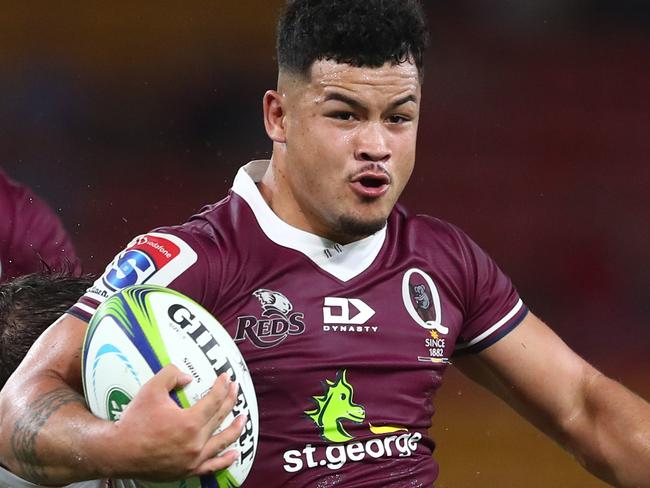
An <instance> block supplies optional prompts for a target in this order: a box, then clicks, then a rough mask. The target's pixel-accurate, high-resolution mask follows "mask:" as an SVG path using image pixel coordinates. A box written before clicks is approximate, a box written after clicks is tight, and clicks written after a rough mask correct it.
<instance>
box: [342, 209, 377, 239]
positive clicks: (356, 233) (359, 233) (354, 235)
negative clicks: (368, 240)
mask: <svg viewBox="0 0 650 488" xmlns="http://www.w3.org/2000/svg"><path fill="white" fill-rule="evenodd" d="M385 226H386V218H385V217H380V218H377V219H359V218H353V217H350V216H346V215H344V216H341V217H340V218H339V221H338V225H337V227H338V228H337V233H338V234H340V235H342V236H346V237H348V238H350V240H357V239H361V238H364V237H368V236H369V235H372V234H374V233H375V232H379V231H380V230H381V229H383V228H384V227H385Z"/></svg>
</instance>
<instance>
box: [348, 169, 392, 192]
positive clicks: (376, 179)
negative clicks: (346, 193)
mask: <svg viewBox="0 0 650 488" xmlns="http://www.w3.org/2000/svg"><path fill="white" fill-rule="evenodd" d="M350 182H351V183H352V188H353V190H354V191H355V192H356V193H357V194H358V195H359V196H361V197H362V198H373V199H374V198H377V197H380V196H382V195H383V194H385V193H386V192H387V191H388V188H389V187H390V183H391V178H390V176H389V175H388V174H387V173H384V172H376V171H364V172H363V173H359V174H358V175H356V176H355V177H354V178H352V180H351V181H350Z"/></svg>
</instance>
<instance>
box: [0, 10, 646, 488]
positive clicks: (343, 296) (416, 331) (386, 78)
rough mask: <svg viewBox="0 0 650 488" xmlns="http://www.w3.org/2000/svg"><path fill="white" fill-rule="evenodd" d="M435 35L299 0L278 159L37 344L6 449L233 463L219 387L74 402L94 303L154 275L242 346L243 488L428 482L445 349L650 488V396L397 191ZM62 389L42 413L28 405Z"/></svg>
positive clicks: (147, 243) (407, 170)
mask: <svg viewBox="0 0 650 488" xmlns="http://www.w3.org/2000/svg"><path fill="white" fill-rule="evenodd" d="M426 42H427V29H426V23H425V19H424V16H423V13H422V9H421V6H420V5H419V3H418V2H416V1H415V0H293V1H289V2H288V4H287V9H286V11H285V12H284V13H283V15H282V17H281V19H280V24H279V32H278V64H279V78H278V86H277V90H269V91H268V92H267V93H266V94H265V96H264V100H263V109H264V122H265V127H266V132H267V134H268V136H269V137H270V139H271V140H272V141H273V155H272V158H271V160H270V161H253V162H251V163H249V164H247V165H246V166H244V167H243V168H241V169H240V171H239V173H238V174H237V176H236V178H235V181H234V185H233V188H232V191H231V192H230V193H229V195H228V196H227V197H226V198H225V199H224V200H222V201H220V202H218V203H216V204H214V205H211V206H208V207H206V208H205V209H203V211H202V212H201V213H200V214H199V215H196V216H194V217H192V218H191V219H190V220H189V221H188V222H187V223H185V224H182V225H179V226H172V227H164V228H160V229H157V230H156V231H153V232H151V233H149V234H146V235H141V236H138V237H136V238H135V239H134V240H133V241H132V242H131V243H130V244H128V245H127V247H126V249H125V250H124V251H123V252H122V253H120V254H119V255H118V256H117V257H116V258H115V260H114V261H113V262H112V263H111V264H110V265H109V266H108V268H107V270H106V272H105V273H104V275H103V276H102V278H100V279H99V280H97V281H96V282H95V285H94V286H93V287H91V288H90V289H89V291H88V292H87V293H86V294H85V295H84V296H83V297H82V298H81V299H80V300H79V302H78V303H77V304H76V305H75V306H74V307H72V309H71V310H70V313H69V314H68V315H67V316H65V317H64V318H63V319H61V320H60V321H59V322H58V323H57V325H56V326H55V327H52V328H51V329H49V330H48V332H47V333H46V334H45V335H44V336H43V337H42V339H41V340H39V341H38V342H37V344H36V345H35V347H34V349H33V353H32V354H31V358H36V357H39V360H38V361H37V360H35V359H32V360H28V361H25V362H24V363H23V365H22V366H21V367H20V368H19V370H18V371H17V372H16V374H15V375H14V376H12V378H11V379H10V380H9V382H8V383H7V387H6V388H5V391H4V392H3V394H2V396H1V397H0V408H1V413H2V417H1V422H2V423H1V425H0V432H1V434H0V436H1V437H0V441H1V444H0V449H1V451H0V455H1V458H2V460H3V462H4V463H5V464H6V465H8V466H9V467H10V468H11V469H12V470H14V471H15V472H16V473H18V474H21V475H24V476H26V477H28V478H29V479H33V480H35V481H38V482H41V483H62V482H68V481H71V480H82V479H89V478H100V477H107V476H110V477H136V478H144V479H151V480H170V479H179V478H184V477H187V476H191V475H202V474H207V473H210V472H212V471H215V470H219V469H222V468H224V467H225V466H228V465H229V464H230V463H232V462H234V461H235V458H234V456H233V454H232V453H231V452H228V451H226V452H224V449H225V446H227V445H229V444H230V443H231V442H233V441H234V440H236V439H237V438H238V436H245V435H247V432H246V425H245V423H246V419H238V420H236V421H235V422H233V424H232V425H231V426H230V427H229V428H228V429H226V430H225V431H223V432H221V433H220V434H218V435H215V436H212V435H211V433H212V431H213V428H214V426H216V425H219V423H220V421H221V419H223V417H224V414H225V412H227V411H228V410H229V409H230V408H231V407H232V405H233V404H234V401H235V398H234V395H235V388H234V386H233V385H230V386H226V384H225V382H224V381H223V380H221V381H219V382H217V383H216V384H215V386H214V387H213V388H212V390H211V392H210V393H209V394H208V395H207V396H206V397H204V398H203V399H202V400H201V401H200V402H199V403H197V404H196V405H194V406H193V407H191V408H189V409H187V410H181V409H180V408H178V407H177V406H176V405H175V404H174V403H173V401H171V399H170V398H169V395H168V391H169V390H170V389H172V388H174V387H177V386H180V385H181V384H182V383H183V381H184V380H182V378H183V376H182V375H181V374H180V372H179V370H178V369H177V368H175V367H167V368H165V369H163V370H162V371H161V372H160V373H159V374H158V375H156V377H154V379H153V380H152V381H150V382H149V383H147V384H146V385H145V386H144V387H143V389H142V390H141V391H140V393H139V394H138V395H136V397H135V398H134V399H133V401H132V402H131V403H130V404H129V407H128V408H127V409H126V411H125V412H124V414H123V415H122V416H121V418H120V420H119V421H118V422H116V423H110V422H107V421H102V420H99V419H97V418H95V417H93V416H92V415H91V414H90V413H89V412H88V411H87V409H86V407H85V404H84V402H83V399H82V398H80V397H79V392H80V391H81V376H80V371H79V368H80V364H79V358H78V355H79V350H80V347H81V344H82V341H83V336H84V333H85V330H86V326H87V321H88V320H89V319H90V317H91V315H92V313H93V311H94V310H95V309H96V308H97V306H98V305H99V304H100V303H101V302H102V301H103V300H105V299H106V298H107V297H108V296H110V295H111V294H112V293H114V292H115V291H116V290H119V289H121V288H123V287H126V286H129V285H135V284H139V283H153V284H159V285H163V286H169V287H171V288H174V289H177V290H178V291H180V292H182V293H185V294H187V295H189V296H190V297H192V298H194V299H196V300H197V301H199V302H200V303H202V304H203V305H204V306H205V307H206V308H207V309H208V310H210V311H211V312H212V313H214V314H215V315H216V316H217V317H218V318H219V319H220V321H221V322H222V323H223V324H224V326H225V327H226V328H227V330H228V331H229V332H230V334H231V335H232V337H233V338H234V340H235V341H236V343H237V344H238V346H239V348H240V349H241V351H242V353H243V355H244V357H245V358H246V361H247V364H248V366H249V369H250V371H251V374H252V377H253V382H254V383H255V388H256V392H257V394H258V397H259V399H258V401H259V408H260V443H259V446H258V451H257V453H256V458H255V463H254V466H253V469H252V471H251V473H250V475H249V478H248V479H247V481H246V483H245V486H250V487H260V486H277V487H288V486H295V487H312V486H313V487H315V486H335V485H338V486H345V487H346V488H362V487H363V488H368V487H399V488H403V487H405V486H425V487H428V486H431V485H432V484H433V483H434V481H435V479H436V477H437V474H438V466H437V464H436V462H435V460H434V459H433V457H432V453H433V449H434V442H433V440H432V439H431V438H430V437H429V433H428V432H429V428H430V426H431V416H432V415H433V412H434V408H433V397H434V394H435V392H436V391H437V389H438V388H439V387H440V385H441V382H442V377H443V373H444V372H445V370H446V368H447V366H448V364H449V363H450V361H451V360H452V358H453V362H454V363H455V364H456V365H457V366H458V367H459V368H460V369H461V370H462V371H463V372H464V373H466V374H467V375H468V376H469V377H471V378H473V379H474V380H476V381H477V382H479V383H480V384H482V385H484V386H486V387H487V388H488V389H490V390H491V391H493V392H494V393H495V394H496V395H498V396H500V397H501V398H502V399H504V400H505V401H506V402H508V403H509V404H510V405H511V406H512V407H513V408H515V409H516V410H517V411H518V412H520V413H521V414H522V415H523V416H524V417H526V418H527V419H528V420H529V421H530V422H532V423H533V424H535V425H536V426H537V427H539V428H540V429H541V430H543V431H544V432H545V433H547V434H548V435H549V436H551V437H552V438H554V439H555V440H556V441H558V442H559V443H560V444H561V445H563V446H564V447H565V448H566V449H567V450H569V451H570V452H572V453H573V454H574V455H575V456H576V458H577V459H578V460H579V461H580V462H581V463H582V464H583V465H584V466H586V467H587V469H589V470H590V471H591V472H593V473H594V474H596V475H597V476H599V477H601V478H602V479H604V480H606V481H609V482H610V483H613V484H616V485H619V486H626V487H633V486H634V487H638V486H650V406H649V405H648V404H647V403H646V402H645V401H644V400H642V399H641V398H639V397H638V396H636V395H634V394H633V393H631V392H630V391H628V390H627V389H625V388H624V387H622V386H621V385H620V384H618V383H616V382H614V381H612V380H610V379H608V378H606V377H604V376H603V375H602V374H600V373H599V372H598V371H596V370H595V369H594V368H593V367H592V366H590V365H589V364H587V363H586V362H585V361H584V360H582V359H581V358H580V357H579V356H577V355H576V354H575V353H574V352H573V351H571V350H570V349H569V348H568V347H567V346H566V344H564V342H563V341H562V340H561V339H560V338H559V337H557V336H556V335H555V334H554V333H553V332H552V331H551V330H550V329H549V328H548V327H547V326H546V325H544V324H543V323H542V322H541V321H540V320H539V319H538V318H537V317H535V316H534V315H533V314H532V313H531V312H529V311H528V309H527V307H526V306H525V305H524V303H523V301H522V300H521V298H520V297H519V295H518V293H517V291H516V290H515V288H514V287H513V285H512V283H511V282H510V280H509V279H508V277H507V276H505V275H504V274H503V273H502V272H501V270H500V269H499V268H498V267H497V266H496V264H495V263H494V262H493V261H492V260H491V259H490V257H489V256H487V254H486V253H485V252H484V251H483V250H482V249H481V248H480V247H478V246H477V245H476V244H475V243H474V242H473V241H472V240H471V239H470V238H469V237H468V236H466V235H465V234H464V233H463V232H462V231H460V230H459V229H458V228H456V227H454V226H453V225H451V224H448V223H446V222H443V221H441V220H439V219H435V218H433V217H428V216H421V215H420V216H414V215H410V214H409V213H408V212H407V211H406V210H405V209H404V208H402V207H401V206H399V205H396V202H397V199H398V197H399V196H400V194H401V193H402V191H403V189H404V187H405V185H406V183H407V181H408V180H409V177H410V175H411V172H412V170H413V166H414V162H415V147H416V136H417V127H418V120H419V112H420V104H421V96H422V93H421V87H422V84H421V82H422V76H423V54H424V50H425V46H426ZM460 197H462V196H460ZM62 395H64V396H66V398H70V401H69V402H65V404H62V405H61V406H60V408H58V409H56V410H55V409H52V411H51V412H49V413H50V414H51V415H52V417H51V418H50V419H48V418H44V417H43V416H39V417H37V416H36V413H35V407H34V405H39V404H42V403H43V402H46V401H47V400H48V399H49V398H51V397H57V398H59V397H61V396H62ZM74 398H77V400H76V401H75V400H74ZM16 399H18V401H16ZM17 432H18V434H16V433H17ZM16 435H19V436H20V437H21V439H28V441H26V442H23V443H21V444H19V445H18V444H17V443H16V442H15V441H14V440H13V439H12V437H14V438H15V437H16ZM115 446H119V447H120V448H119V449H115V448H114V447H115ZM250 455H252V453H251V454H250ZM459 455H462V454H459ZM81 460H82V461H81Z"/></svg>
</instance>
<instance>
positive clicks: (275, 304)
mask: <svg viewBox="0 0 650 488" xmlns="http://www.w3.org/2000/svg"><path fill="white" fill-rule="evenodd" d="M253 296H255V298H257V299H258V300H259V302H260V305H261V307H262V314H261V316H262V318H258V317H255V316H253V315H246V316H243V317H237V333H236V334H235V342H241V341H243V340H244V339H246V338H247V337H248V339H250V341H251V342H252V343H253V345H254V346H256V347H260V348H264V349H266V348H268V347H273V346H277V345H278V344H280V343H281V342H282V341H284V340H285V339H286V338H287V337H288V336H290V335H300V334H302V333H303V332H304V331H305V323H304V322H303V319H304V318H305V314H304V313H302V312H293V313H292V310H293V305H292V304H291V302H290V301H289V299H288V298H287V297H285V296H284V295H283V294H282V293H280V292H277V291H272V290H266V289H264V288H260V289H259V290H255V291H254V292H253Z"/></svg>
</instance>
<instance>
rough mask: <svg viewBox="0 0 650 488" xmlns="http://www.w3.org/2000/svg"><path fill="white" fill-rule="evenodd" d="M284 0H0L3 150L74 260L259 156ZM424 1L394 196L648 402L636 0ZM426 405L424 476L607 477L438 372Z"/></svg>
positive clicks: (207, 197)
mask: <svg viewBox="0 0 650 488" xmlns="http://www.w3.org/2000/svg"><path fill="white" fill-rule="evenodd" d="M280 3H281V2H280V0H272V1H270V0H258V1H254V0H238V1H236V2H225V1H210V2H208V1H186V2H147V1H141V2H120V1H117V2H79V1H68V2H56V3H54V2H46V1H12V0H7V1H4V2H2V5H1V6H0V165H2V167H3V168H4V169H5V170H6V171H7V172H8V173H9V174H10V175H11V176H13V177H14V178H15V179H18V180H20V181H22V182H25V183H27V184H29V185H30V186H32V187H33V188H34V189H35V190H36V191H37V192H38V193H39V194H40V195H42V196H43V197H44V198H45V199H46V200H47V201H49V202H50V204H51V205H52V206H53V207H54V208H55V209H57V211H58V212H59V214H60V215H61V217H62V219H63V221H64V222H65V223H66V225H67V228H68V229H69V231H70V233H71V234H72V236H73V238H74V240H75V242H76V246H77V249H78V252H79V254H80V256H81V257H82V259H83V260H84V263H85V270H86V271H88V272H100V271H101V270H102V269H103V267H104V266H105V265H106V264H107V262H108V261H109V260H110V259H111V258H112V256H113V255H114V254H115V253H116V252H117V251H118V250H119V249H120V248H121V247H122V246H123V245H124V244H125V243H126V242H127V241H128V240H129V239H130V238H131V237H132V236H134V235H135V234H137V233H140V232H143V231H146V230H147V229H150V228H152V227H155V226H157V225H162V224H170V223H175V222H181V221H184V220H185V219H186V217H187V216H188V215H190V214H191V213H193V212H194V211H196V210H197V209H199V208H200V207H201V206H202V204H205V203H209V202H212V201H215V200H217V199H220V198H221V197H222V195H223V194H224V193H225V191H226V190H227V189H228V188H229V186H230V184H231V183H232V180H233V177H234V174H235V171H236V169H237V168H238V167H239V166H240V165H241V164H242V163H243V162H245V161H247V160H249V159H254V158H261V157H266V156H268V155H269V151H270V144H269V142H268V141H267V139H266V137H265V134H264V131H263V125H262V118H261V104H260V102H261V97H262V94H263V93H264V90H265V89H267V88H270V87H273V86H274V82H275V59H274V40H273V36H274V28H275V25H274V23H275V18H276V13H277V11H278V10H279V7H280ZM425 4H426V8H427V10H428V13H429V17H430V22H431V28H432V32H433V39H432V48H431V50H430V52H429V56H428V66H427V75H426V80H425V86H424V102H423V116H422V121H421V128H420V141H419V149H418V164H417V167H416V171H415V174H414V177H413V179H412V181H411V183H410V185H409V187H407V193H406V195H405V196H404V198H403V202H404V203H406V204H407V205H408V206H409V207H410V208H411V209H413V210H414V211H417V212H426V213H430V214H433V215H436V216H439V217H441V218H444V219H447V220H450V221H452V222H454V223H456V224H457V225H460V226H461V227H462V228H464V229H465V230H466V231H467V232H468V233H469V234H470V235H472V236H473V237H474V239H475V240H477V241H478V242H479V243H480V244H481V245H482V246H483V247H484V248H485V249H487V250H488V252H490V253H491V254H492V255H493V257H494V258H495V259H496V260H497V262H499V263H500V265H501V267H502V268H503V269H504V270H505V271H506V272H507V273H508V274H509V275H510V276H511V277H512V278H513V280H514V281H515V283H516V284H517V286H518V288H519V291H520V292H521V294H522V295H523V297H524V300H525V301H526V302H527V303H528V304H529V305H530V307H531V308H532V309H533V310H534V311H536V313H537V314H538V315H540V316H541V317H542V318H544V319H546V320H547V321H548V322H549V323H550V324H551V325H552V327H553V328H554V329H555V330H556V331H557V332H558V333H559V334H560V335H561V336H562V337H564V338H565V340H566V341H567V342H568V343H569V344H570V345H571V346H572V347H573V348H575V349H576V350H577V351H578V352H580V353H581V354H582V355H584V356H585V357H586V358H587V359H588V360H589V361H591V362H592V363H594V364H595V365H597V366H598V367H599V368H601V369H602V370H603V371H605V372H606V373H607V374H609V375H611V376H613V377H615V378H618V379H620V380H622V381H623V382H624V383H625V384H627V385H628V386H629V387H631V388H632V389H634V390H636V391H638V392H641V393H642V394H644V396H645V397H646V398H650V381H649V373H648V372H649V371H650V359H649V353H648V348H649V346H650V300H649V299H648V297H649V293H648V292H649V291H650V225H649V223H650V164H648V154H650V93H649V90H650V63H649V62H648V60H649V59H650V3H648V2H646V1H643V0H636V1H635V0H563V1H560V0H520V1H512V0H510V1H501V2H493V1H488V0H456V1H452V0H444V1H433V0H427V1H426V2H425ZM548 366H549V367H548V374H549V378H550V379H551V381H552V376H553V358H552V357H549V358H548ZM437 407H438V411H439V413H438V414H437V415H436V417H435V418H434V433H435V437H436V439H437V440H438V443H439V448H438V450H437V452H436V454H437V457H438V459H439V460H440V462H441V464H442V473H441V478H440V481H439V483H438V485H437V486H439V487H441V488H459V487H460V488H463V487H475V486H486V487H529V488H531V487H556V486H557V487H563V488H568V487H576V488H577V487H581V488H585V487H587V488H589V487H600V486H604V484H602V483H599V482H598V481H595V480H593V479H592V478H591V477H590V476H588V475H587V474H585V473H584V472H583V471H582V470H581V468H579V467H577V466H575V465H574V464H573V462H572V460H571V459H570V458H569V456H568V455H566V454H564V453H563V452H562V451H561V450H560V449H559V448H557V447H556V446H555V445H554V444H553V443H552V442H550V441H548V440H546V439H545V438H544V437H543V436H542V435H541V434H540V433H538V432H536V431H534V430H533V429H532V428H531V427H529V426H528V425H527V424H525V423H524V422H523V421H521V420H520V419H519V418H518V417H517V416H516V415H514V414H512V413H511V412H509V411H508V409H507V408H506V407H504V406H503V405H502V404H500V402H499V401H497V400H494V399H492V398H490V397H489V395H487V394H485V393H484V392H482V391H481V390H480V389H478V388H476V387H475V386H473V385H471V384H469V383H468V382H467V381H465V380H464V379H463V378H462V377H460V376H459V374H458V373H457V372H455V371H454V370H453V368H450V371H449V372H448V377H447V382H446V385H445V386H444V387H443V389H442V391H441V392H440V394H439V396H438V398H437Z"/></svg>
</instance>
